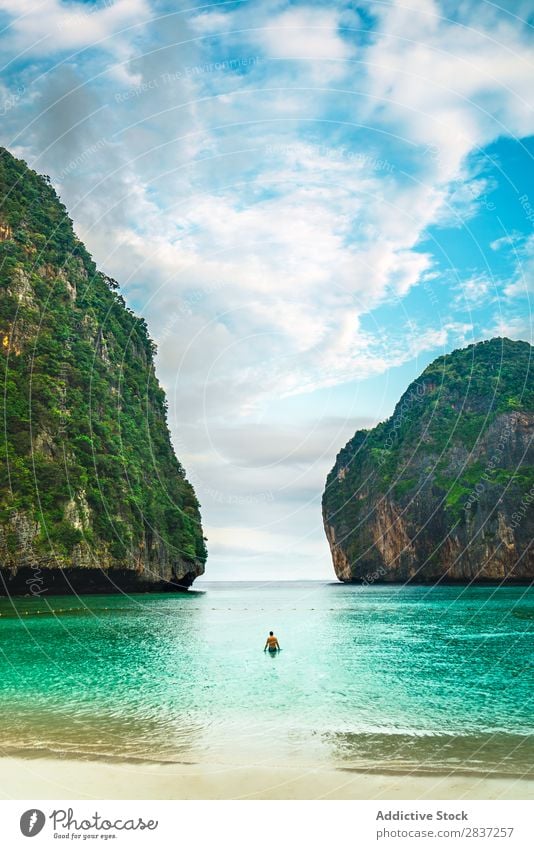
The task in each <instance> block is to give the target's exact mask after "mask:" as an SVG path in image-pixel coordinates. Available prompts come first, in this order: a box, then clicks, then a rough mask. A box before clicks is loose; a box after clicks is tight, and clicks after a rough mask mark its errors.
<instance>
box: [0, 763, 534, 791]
mask: <svg viewBox="0 0 534 849" xmlns="http://www.w3.org/2000/svg"><path fill="white" fill-rule="evenodd" d="M0 798H1V799H58V800H63V799H64V800H71V799H534V780H532V779H528V780H523V779H516V778H511V777H498V776H497V777H486V776H482V777H481V776H473V775H458V774H456V775H414V774H410V775H378V774H376V773H362V772H352V771H350V770H335V769H323V768H321V769H317V770H314V769H310V770H303V769H302V768H301V767H300V768H291V767H280V768H273V767H254V766H246V767H242V766H241V767H239V766H228V765H222V764H221V765H213V766H206V765H205V764H202V765H199V764H161V765H160V764H133V763H104V762H95V761H77V760H66V759H65V760H58V759H51V758H50V759H48V758H19V757H17V758H10V757H3V758H0Z"/></svg>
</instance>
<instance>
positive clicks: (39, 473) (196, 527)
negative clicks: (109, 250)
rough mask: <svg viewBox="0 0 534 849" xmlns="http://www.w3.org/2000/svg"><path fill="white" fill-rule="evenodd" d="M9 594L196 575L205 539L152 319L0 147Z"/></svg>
mask: <svg viewBox="0 0 534 849" xmlns="http://www.w3.org/2000/svg"><path fill="white" fill-rule="evenodd" d="M0 351H1V353H0V359H1V363H0V365H1V380H2V387H1V397H2V406H3V409H2V439H1V456H0V464H1V469H2V477H1V480H0V577H1V580H0V593H1V592H3V593H6V592H9V593H29V594H42V593H45V592H48V593H55V592H72V591H81V592H113V591H116V590H145V589H173V588H183V587H187V586H189V585H190V584H191V583H192V581H193V580H194V578H195V577H196V576H197V575H199V574H201V573H202V572H203V571H204V562H205V559H206V550H205V545H204V539H203V535H202V528H201V523H200V514H199V506H198V502H197V499H196V497H195V493H194V491H193V489H192V487H191V485H190V484H189V483H188V481H187V480H186V478H185V474H184V470H183V468H182V467H181V465H180V463H179V462H178V460H177V459H176V457H175V455H174V452H173V449H172V446H171V442H170V437H169V431H168V427H167V419H166V407H167V405H166V399H165V395H164V393H163V390H162V389H161V387H160V385H159V383H158V381H157V378H156V376H155V373H154V364H153V357H154V352H155V348H154V345H153V343H152V341H151V339H150V337H149V335H148V332H147V327H146V324H145V322H144V321H143V320H142V319H140V318H138V317H136V316H135V315H134V314H133V313H132V312H131V310H129V309H128V308H127V307H126V305H125V303H124V300H123V299H122V297H121V295H120V294H119V292H118V287H117V284H116V283H115V281H114V280H111V279H110V278H108V277H106V276H105V275H104V274H102V273H101V272H99V271H98V270H97V268H96V266H95V264H94V262H93V261H92V259H91V257H90V256H89V254H88V253H87V251H86V249H85V248H84V246H83V245H82V243H81V242H80V241H79V240H78V239H77V238H76V236H75V234H74V232H73V229H72V223H71V221H70V219H69V217H68V215H67V213H66V210H65V208H64V207H63V205H62V204H61V203H60V202H59V200H58V198H57V196H56V194H55V192H54V190H53V189H52V187H51V186H50V184H49V182H48V180H47V178H43V177H40V176H38V175H37V174H36V173H35V172H33V171H31V170H30V169H29V168H28V167H27V166H26V165H25V164H24V163H23V162H20V161H17V160H16V159H14V158H13V157H12V156H11V155H10V154H9V153H8V152H7V151H6V150H4V149H0Z"/></svg>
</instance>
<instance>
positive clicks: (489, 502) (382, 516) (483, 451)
mask: <svg viewBox="0 0 534 849" xmlns="http://www.w3.org/2000/svg"><path fill="white" fill-rule="evenodd" d="M533 352H534V349H533V348H532V347H531V346H530V345H528V344H527V343H526V342H512V341H510V340H509V339H492V340H491V341H488V342H481V343H479V344H476V345H470V346H469V347H468V348H465V349H462V350H458V351H454V352H453V353H451V354H449V355H447V356H445V357H440V358H439V359H437V360H436V361H435V362H433V363H432V364H431V365H430V366H428V368H427V369H426V370H425V371H424V372H423V374H422V375H421V377H420V378H419V379H418V380H417V381H415V382H414V383H412V385H411V386H410V387H409V388H408V390H407V391H406V392H405V394H404V395H403V396H402V398H401V399H400V401H399V403H398V404H397V406H396V408H395V411H394V413H393V416H392V417H391V418H390V419H388V421H385V422H382V423H381V424H379V425H377V426H376V427H375V428H374V429H372V430H369V431H358V432H357V433H356V434H355V436H354V437H353V438H352V439H351V440H350V442H349V443H348V444H347V445H346V446H345V448H344V449H343V450H342V451H341V452H340V453H339V455H338V457H337V459H336V464H335V466H334V468H333V469H332V471H331V472H330V474H329V476H328V479H327V483H326V489H325V493H324V495H323V518H324V525H325V530H326V535H327V538H328V542H329V544H330V549H331V552H332V559H333V563H334V569H335V572H336V575H337V576H338V578H339V579H340V580H341V581H349V582H350V581H356V582H367V583H374V582H384V581H400V582H404V581H420V582H435V581H443V580H444V581H529V580H532V578H534V548H533V545H532V540H533V538H534V510H533V506H534V448H533V437H534V379H533V374H534V372H533V368H534V359H533Z"/></svg>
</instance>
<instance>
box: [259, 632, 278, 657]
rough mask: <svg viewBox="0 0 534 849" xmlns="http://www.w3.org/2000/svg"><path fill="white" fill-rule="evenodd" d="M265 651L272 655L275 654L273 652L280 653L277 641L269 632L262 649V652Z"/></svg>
mask: <svg viewBox="0 0 534 849" xmlns="http://www.w3.org/2000/svg"><path fill="white" fill-rule="evenodd" d="M267 649H269V651H270V652H272V654H275V652H277V651H281V648H280V646H279V645H278V640H277V639H276V637H275V636H274V634H273V632H272V631H269V636H268V637H267V640H266V641H265V648H264V649H263V651H267Z"/></svg>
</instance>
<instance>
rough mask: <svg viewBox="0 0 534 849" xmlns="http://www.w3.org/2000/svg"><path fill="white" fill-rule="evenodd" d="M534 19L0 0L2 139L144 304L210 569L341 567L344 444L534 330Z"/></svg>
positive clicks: (296, 573)
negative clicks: (336, 525)
mask: <svg viewBox="0 0 534 849" xmlns="http://www.w3.org/2000/svg"><path fill="white" fill-rule="evenodd" d="M529 16H530V23H529ZM532 23H534V16H533V14H532V4H531V3H530V2H528V0H527V2H522V0H501V2H500V4H499V5H497V4H494V3H489V2H483V0H458V2H453V0H451V2H447V0H444V2H441V3H438V2H433V0H405V2H404V3H403V2H396V0H392V2H381V1H380V0H373V2H361V3H352V2H342V1H341V2H326V0H323V2H305V0H303V2H293V3H292V2H287V0H254V1H253V2H250V1H249V2H247V0H245V2H223V3H215V4H207V5H199V6H194V5H193V4H192V3H191V2H184V3H181V2H170V0H115V2H112V0H98V2H74V0H72V2H60V0H0V26H1V28H2V38H1V40H0V53H1V56H0V59H1V62H2V68H3V72H2V78H1V79H2V82H1V85H0V117H1V122H0V126H1V138H0V143H1V144H3V145H5V146H6V147H8V148H9V149H10V150H11V151H12V152H13V153H15V154H16V155H18V156H20V157H22V158H24V159H26V160H27V161H28V162H29V163H30V165H31V166H32V167H33V168H35V169H36V170H37V171H39V172H42V173H46V174H48V175H50V177H51V179H52V182H53V184H54V186H55V187H56V189H57V191H58V192H59V194H60V195H61V198H62V199H63V201H64V203H65V204H66V205H67V207H68V209H69V211H70V214H71V216H72V218H73V219H74V222H75V226H76V229H77V232H78V235H79V236H80V237H81V238H82V239H83V240H84V241H85V243H86V244H87V246H88V248H89V250H90V251H91V252H92V253H93V255H94V257H95V259H96V260H97V262H98V264H99V266H100V267H101V269H102V270H104V271H105V272H106V273H107V274H109V275H110V276H112V277H115V278H116V279H117V280H118V281H119V282H120V284H121V289H122V292H123V294H124V296H125V298H126V300H127V302H128V304H129V305H130V306H131V307H132V308H133V309H135V310H136V311H137V312H138V313H140V314H142V315H144V316H145V317H146V319H147V321H148V324H149V327H150V330H151V334H152V336H153V337H154V339H155V341H156V343H157V344H158V349H159V354H158V361H157V368H158V374H159V377H160V380H161V381H162V383H163V385H164V387H165V389H166V391H167V393H168V397H169V413H170V425H171V428H172V433H173V439H174V443H175V447H176V451H177V454H178V456H179V457H180V459H181V461H182V462H183V463H184V465H185V467H186V469H187V473H188V476H189V477H190V479H191V480H192V482H193V483H194V485H195V487H196V489H197V493H198V496H199V499H200V501H201V504H202V512H203V518H204V524H205V527H206V533H207V536H208V538H209V543H208V545H209V551H210V558H209V562H208V576H209V577H210V578H212V579H214V578H257V579H265V578H329V577H333V572H332V567H331V561H330V556H329V552H328V548H327V545H326V542H325V541H324V539H323V531H322V522H321V510H320V499H321V493H322V489H323V486H324V480H325V476H326V474H327V472H328V470H329V469H330V467H331V466H332V464H333V462H334V460H335V456H336V453H337V451H338V450H339V449H340V448H341V447H342V446H343V445H344V444H345V442H346V441H347V440H348V439H349V437H350V436H352V434H353V433H354V431H355V430H356V429H357V428H358V427H367V426H370V425H372V424H373V423H375V422H377V421H379V420H381V419H384V418H386V417H387V416H388V415H390V414H391V412H392V408H393V406H394V403H395V401H396V400H397V399H398V397H399V395H400V394H401V392H402V391H404V389H405V388H406V386H407V385H408V383H409V382H410V380H412V379H414V378H415V377H417V375H418V374H419V373H420V372H421V370H422V369H423V368H424V367H425V366H426V365H427V364H428V363H429V362H430V361H431V360H433V359H434V358H435V357H436V356H439V355H440V354H442V353H444V352H447V351H450V350H452V349H453V348H456V347H459V346H462V345H465V344H468V343H470V342H472V341H475V340H478V339H481V338H488V337H491V336H495V335H506V336H510V337H512V338H516V339H527V340H528V341H530V339H531V313H530V301H529V297H530V296H531V295H532V293H533V291H534V236H533V235H532V231H533V227H532V225H533V223H534V180H533V176H532V174H533V169H532V154H533V151H534V141H533V135H534V115H533V111H532V79H533V64H534V56H533V44H534V41H533V38H532Z"/></svg>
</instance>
